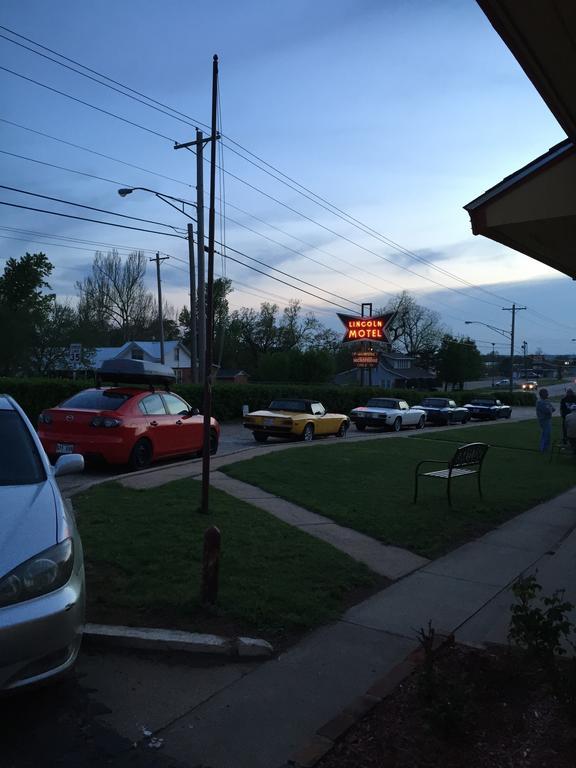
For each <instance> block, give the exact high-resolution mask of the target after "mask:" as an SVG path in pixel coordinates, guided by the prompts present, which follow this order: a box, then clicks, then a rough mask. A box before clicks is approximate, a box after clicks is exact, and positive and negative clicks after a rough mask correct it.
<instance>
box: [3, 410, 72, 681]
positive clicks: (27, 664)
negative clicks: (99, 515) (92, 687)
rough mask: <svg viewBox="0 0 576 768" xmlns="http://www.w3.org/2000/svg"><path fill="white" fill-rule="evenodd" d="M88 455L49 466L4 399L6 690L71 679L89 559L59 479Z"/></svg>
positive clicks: (18, 414) (23, 418)
mask: <svg viewBox="0 0 576 768" xmlns="http://www.w3.org/2000/svg"><path fill="white" fill-rule="evenodd" d="M83 468H84V460H83V459H82V456H79V455H77V454H71V455H67V456H62V457H61V458H60V459H59V460H58V462H57V463H56V466H55V467H51V466H50V462H49V461H48V457H47V456H46V453H45V452H44V449H43V448H42V445H41V443H40V440H39V439H38V436H37V435H36V433H35V431H34V427H33V426H32V424H31V423H30V421H29V420H28V419H27V417H26V415H25V414H24V411H23V410H22V409H21V408H20V406H19V405H18V404H17V403H16V401H15V400H13V399H12V398H11V397H10V396H8V395H0V692H2V693H5V692H7V691H14V690H16V689H21V688H24V687H26V686H30V685H34V684H36V683H40V682H43V681H46V680H49V679H52V678H56V677H59V676H60V675H63V674H64V673H66V672H67V671H68V670H69V669H70V668H71V667H72V666H73V664H74V662H75V660H76V657H77V655H78V650H79V648H80V643H81V640H82V628H83V624H84V559H83V554H82V545H81V542H80V537H79V535H78V531H77V529H76V524H75V522H74V517H73V515H72V514H71V513H70V512H69V510H68V509H67V507H66V505H65V504H64V501H63V500H62V496H61V495H60V491H59V489H58V485H57V484H56V480H55V478H56V477H57V476H59V475H64V474H68V473H70V472H79V471H81V470H82V469H83Z"/></svg>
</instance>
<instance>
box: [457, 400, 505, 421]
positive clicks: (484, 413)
mask: <svg viewBox="0 0 576 768" xmlns="http://www.w3.org/2000/svg"><path fill="white" fill-rule="evenodd" d="M465 407H466V408H468V410H469V411H470V418H471V419H479V420H482V419H509V418H510V416H511V415H512V408H511V407H510V406H509V405H504V404H503V403H501V402H500V400H496V399H495V398H492V397H485V398H482V399H478V400H471V401H470V402H469V403H467V404H466V406H465Z"/></svg>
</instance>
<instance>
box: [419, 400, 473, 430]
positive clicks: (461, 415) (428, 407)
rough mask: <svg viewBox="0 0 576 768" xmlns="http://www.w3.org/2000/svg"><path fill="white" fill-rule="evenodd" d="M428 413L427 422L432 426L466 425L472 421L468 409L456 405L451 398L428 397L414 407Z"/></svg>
mask: <svg viewBox="0 0 576 768" xmlns="http://www.w3.org/2000/svg"><path fill="white" fill-rule="evenodd" d="M414 407H415V408H416V409H418V410H422V411H424V412H425V413H426V421H429V422H430V423H432V424H466V422H467V421H468V420H469V419H470V413H469V412H468V409H467V408H463V407H462V406H459V405H456V403H455V402H454V400H451V399H450V398H449V397H426V398H424V400H422V402H421V403H420V405H416V406H414Z"/></svg>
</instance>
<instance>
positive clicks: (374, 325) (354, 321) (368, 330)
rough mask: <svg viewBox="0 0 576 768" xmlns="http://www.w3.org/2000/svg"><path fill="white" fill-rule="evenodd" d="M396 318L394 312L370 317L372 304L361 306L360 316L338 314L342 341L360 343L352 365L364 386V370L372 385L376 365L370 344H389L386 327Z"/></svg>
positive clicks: (373, 351)
mask: <svg viewBox="0 0 576 768" xmlns="http://www.w3.org/2000/svg"><path fill="white" fill-rule="evenodd" d="M365 307H368V312H369V314H368V315H365V314H364V312H365V310H364V308H365ZM395 316H396V312H387V313H386V314H384V315H377V316H376V317H372V304H370V303H366V304H362V315H361V316H360V317H357V316H354V315H343V314H341V313H338V317H339V318H340V322H341V323H342V324H343V325H344V328H345V329H346V332H345V334H344V338H343V339H342V341H343V342H344V343H347V342H352V341H353V342H360V343H361V345H362V346H361V351H360V352H355V353H353V360H354V365H355V366H356V367H357V368H359V369H360V377H361V378H360V381H361V383H362V385H364V370H365V369H366V368H367V369H368V380H369V383H370V384H372V368H375V367H376V366H377V365H378V353H377V352H376V351H375V350H373V349H371V348H370V343H371V342H389V341H390V336H389V335H388V330H387V328H388V326H389V325H390V323H391V322H392V320H393V319H394V317H395Z"/></svg>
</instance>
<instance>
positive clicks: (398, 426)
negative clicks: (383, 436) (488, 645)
mask: <svg viewBox="0 0 576 768" xmlns="http://www.w3.org/2000/svg"><path fill="white" fill-rule="evenodd" d="M401 429H402V419H401V418H400V416H398V418H397V419H394V424H392V431H393V432H400V430H401Z"/></svg>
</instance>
